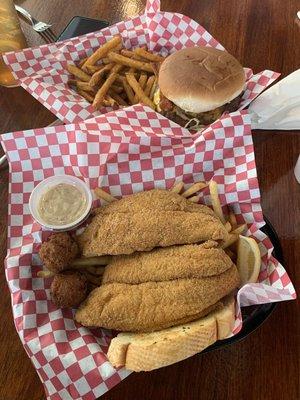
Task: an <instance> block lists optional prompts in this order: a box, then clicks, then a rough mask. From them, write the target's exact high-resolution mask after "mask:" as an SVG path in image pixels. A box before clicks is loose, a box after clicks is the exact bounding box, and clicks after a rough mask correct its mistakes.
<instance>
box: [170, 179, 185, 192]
mask: <svg viewBox="0 0 300 400" xmlns="http://www.w3.org/2000/svg"><path fill="white" fill-rule="evenodd" d="M183 188H184V183H183V182H182V181H181V182H178V183H176V182H175V183H174V185H173V187H172V188H171V192H173V193H178V194H179V193H180V192H181V191H182V189H183Z"/></svg>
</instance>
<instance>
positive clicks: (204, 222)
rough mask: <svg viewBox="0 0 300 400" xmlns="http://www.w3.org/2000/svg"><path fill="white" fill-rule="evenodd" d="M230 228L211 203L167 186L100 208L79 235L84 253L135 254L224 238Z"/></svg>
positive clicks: (85, 254)
mask: <svg viewBox="0 0 300 400" xmlns="http://www.w3.org/2000/svg"><path fill="white" fill-rule="evenodd" d="M227 235H228V233H227V231H226V229H225V228H224V226H223V224H222V223H221V221H220V220H219V218H218V217H217V216H216V215H215V214H214V212H213V211H212V210H211V209H210V208H209V207H207V206H204V205H198V204H193V203H191V202H189V201H188V200H186V199H185V198H183V197H182V196H180V195H178V194H176V193H172V192H169V191H166V190H157V189H156V190H151V191H147V192H142V193H138V194H135V195H133V196H128V197H125V198H123V199H121V200H119V201H116V202H113V203H111V204H109V205H107V206H105V207H102V208H100V209H98V211H97V215H96V216H95V217H94V218H93V220H92V222H91V224H90V225H89V226H88V227H87V229H86V230H85V231H84V232H83V233H82V234H81V235H80V236H79V237H78V243H79V247H80V249H81V251H82V254H83V256H85V257H92V256H101V255H105V254H110V255H119V254H131V253H133V252H135V251H148V250H151V249H153V248H154V247H167V246H172V245H174V244H190V243H198V242H201V241H206V240H209V239H213V240H224V239H226V238H227Z"/></svg>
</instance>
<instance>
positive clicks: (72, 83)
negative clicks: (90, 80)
mask: <svg viewBox="0 0 300 400" xmlns="http://www.w3.org/2000/svg"><path fill="white" fill-rule="evenodd" d="M76 83H77V81H76V79H68V82H67V84H68V85H69V86H76Z"/></svg>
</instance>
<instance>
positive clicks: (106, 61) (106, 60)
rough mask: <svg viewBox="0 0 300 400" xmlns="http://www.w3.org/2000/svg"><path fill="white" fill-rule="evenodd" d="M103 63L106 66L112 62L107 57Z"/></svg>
mask: <svg viewBox="0 0 300 400" xmlns="http://www.w3.org/2000/svg"><path fill="white" fill-rule="evenodd" d="M102 63H103V64H105V65H106V64H110V63H111V61H110V59H109V58H108V57H105V58H103V60H102Z"/></svg>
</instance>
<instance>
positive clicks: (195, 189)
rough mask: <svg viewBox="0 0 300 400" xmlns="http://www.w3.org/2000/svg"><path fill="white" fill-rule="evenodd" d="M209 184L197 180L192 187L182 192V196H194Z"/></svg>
mask: <svg viewBox="0 0 300 400" xmlns="http://www.w3.org/2000/svg"><path fill="white" fill-rule="evenodd" d="M207 186H208V184H207V183H206V182H197V183H194V184H193V185H192V186H191V187H189V188H188V189H187V190H186V191H185V192H183V193H182V195H181V196H183V197H189V196H192V195H193V194H194V193H197V192H199V190H201V189H204V188H206V187H207Z"/></svg>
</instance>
